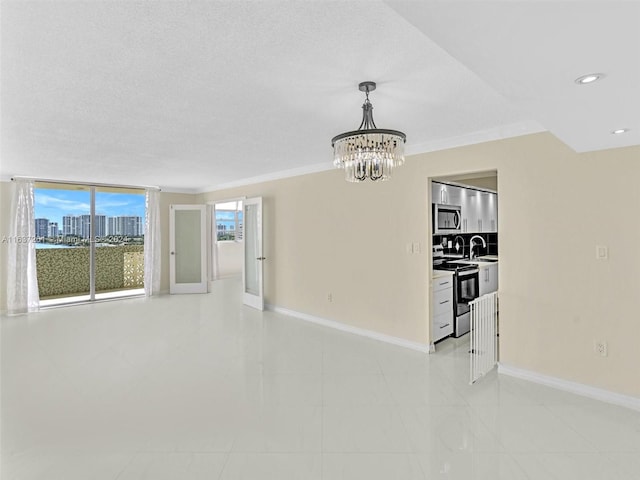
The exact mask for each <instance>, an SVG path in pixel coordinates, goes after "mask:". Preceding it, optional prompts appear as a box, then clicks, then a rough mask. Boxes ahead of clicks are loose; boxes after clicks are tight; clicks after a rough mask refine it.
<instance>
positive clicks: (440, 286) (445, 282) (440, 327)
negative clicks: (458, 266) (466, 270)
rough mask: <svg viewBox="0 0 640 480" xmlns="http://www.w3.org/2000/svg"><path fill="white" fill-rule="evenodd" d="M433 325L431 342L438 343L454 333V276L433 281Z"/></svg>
mask: <svg viewBox="0 0 640 480" xmlns="http://www.w3.org/2000/svg"><path fill="white" fill-rule="evenodd" d="M431 298H433V323H432V325H431V337H432V338H431V341H432V342H437V341H438V340H442V339H443V338H444V337H448V336H449V335H451V334H452V333H453V275H446V276H443V277H438V278H434V279H433V295H432V297H431Z"/></svg>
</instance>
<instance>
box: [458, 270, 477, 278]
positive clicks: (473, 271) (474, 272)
mask: <svg viewBox="0 0 640 480" xmlns="http://www.w3.org/2000/svg"><path fill="white" fill-rule="evenodd" d="M478 272H480V270H477V269H476V270H463V271H462V272H456V273H457V274H458V276H459V277H466V276H469V275H475V274H477V273H478Z"/></svg>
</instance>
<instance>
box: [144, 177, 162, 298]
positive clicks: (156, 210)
mask: <svg viewBox="0 0 640 480" xmlns="http://www.w3.org/2000/svg"><path fill="white" fill-rule="evenodd" d="M145 203H146V213H145V222H144V294H145V295H146V296H147V297H150V296H151V295H157V294H158V293H160V268H161V267H160V261H161V257H160V190H156V189H151V188H148V189H147V191H146V195H145Z"/></svg>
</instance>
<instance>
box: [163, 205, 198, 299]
mask: <svg viewBox="0 0 640 480" xmlns="http://www.w3.org/2000/svg"><path fill="white" fill-rule="evenodd" d="M169 232H170V233H169V237H170V238H169V254H170V262H169V266H170V267H169V269H170V280H169V292H170V293H207V207H206V205H171V208H170V220H169Z"/></svg>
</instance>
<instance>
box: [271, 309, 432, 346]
mask: <svg viewBox="0 0 640 480" xmlns="http://www.w3.org/2000/svg"><path fill="white" fill-rule="evenodd" d="M265 307H266V309H267V310H271V311H273V312H276V313H281V314H283V315H288V316H290V317H295V318H298V319H300V320H304V321H305V322H311V323H315V324H317V325H322V326H323V327H329V328H334V329H336V330H341V331H343V332H348V333H353V334H354V335H360V336H361V337H367V338H372V339H374V340H378V341H380V342H385V343H391V344H393V345H397V346H400V347H404V348H410V349H411V350H417V351H419V352H423V353H430V352H432V351H433V350H432V348H431V346H430V345H428V344H424V343H418V342H412V341H411V340H405V339H404V338H398V337H394V336H392V335H386V334H384V333H378V332H374V331H372V330H367V329H364V328H359V327H354V326H351V325H347V324H345V323H340V322H336V321H335V320H329V319H326V318H322V317H316V316H314V315H309V314H307V313H302V312H296V311H295V310H290V309H288V308H283V307H278V306H277V305H265Z"/></svg>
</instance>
